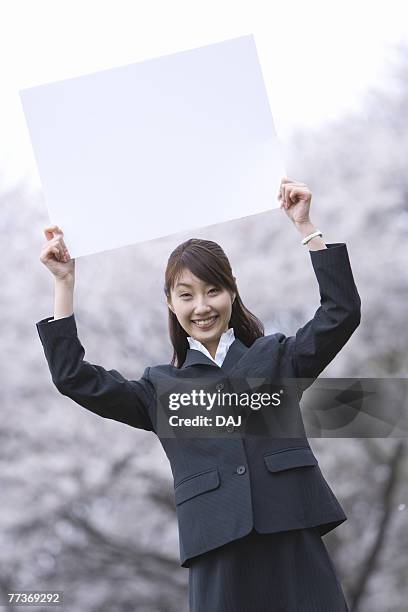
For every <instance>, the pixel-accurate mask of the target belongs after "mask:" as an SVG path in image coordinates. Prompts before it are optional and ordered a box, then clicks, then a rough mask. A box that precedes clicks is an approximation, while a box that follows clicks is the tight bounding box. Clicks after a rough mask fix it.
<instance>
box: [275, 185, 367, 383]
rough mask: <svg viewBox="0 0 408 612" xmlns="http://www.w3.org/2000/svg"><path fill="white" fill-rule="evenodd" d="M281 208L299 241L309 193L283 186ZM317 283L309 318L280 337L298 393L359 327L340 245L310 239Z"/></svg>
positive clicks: (306, 228)
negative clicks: (290, 333)
mask: <svg viewBox="0 0 408 612" xmlns="http://www.w3.org/2000/svg"><path fill="white" fill-rule="evenodd" d="M281 194H282V195H281V198H280V199H282V206H281V207H282V208H284V209H285V212H286V213H287V215H288V216H289V217H290V219H291V220H292V221H293V223H294V224H295V226H296V228H297V230H298V231H299V233H300V234H301V236H302V237H303V238H305V237H306V236H309V235H310V234H313V233H314V232H315V231H316V227H315V226H314V225H313V223H312V222H311V221H310V217H309V207H310V201H311V192H310V190H309V189H308V188H307V187H306V185H304V183H295V182H293V181H289V179H287V181H283V186H282V185H281ZM306 246H307V247H308V249H309V252H310V257H311V261H312V265H313V269H314V272H315V274H316V278H317V281H318V284H319V291H320V306H319V308H318V309H317V310H316V312H315V314H314V317H313V318H312V319H311V320H310V321H308V322H307V323H306V324H305V325H304V326H303V327H301V328H299V329H298V331H297V332H296V335H295V336H291V337H288V338H285V336H283V334H279V336H280V338H279V341H280V342H284V343H285V351H286V356H287V357H288V358H289V359H290V360H291V362H292V365H293V369H294V371H295V372H296V377H297V378H298V379H301V380H299V381H298V389H299V392H300V395H301V393H303V391H304V390H305V389H306V388H307V387H309V386H310V385H311V384H312V382H313V380H314V379H315V378H317V376H319V374H320V373H321V372H322V371H323V370H324V369H325V367H326V366H327V365H328V364H329V363H330V362H331V361H332V360H333V359H334V357H335V356H336V355H337V353H338V352H339V351H340V350H341V348H342V347H343V346H344V345H345V344H346V342H347V341H348V339H349V338H350V336H351V335H352V333H353V332H354V330H355V329H356V328H357V327H358V325H359V324H360V319H361V299H360V296H359V294H358V291H357V287H356V285H355V282H354V278H353V273H352V270H351V266H350V261H349V257H348V252H347V247H346V245H345V244H344V243H333V244H325V243H324V241H323V239H322V237H320V236H316V237H314V238H312V239H311V240H309V242H308V243H307V245H306Z"/></svg>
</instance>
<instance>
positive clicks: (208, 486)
mask: <svg viewBox="0 0 408 612" xmlns="http://www.w3.org/2000/svg"><path fill="white" fill-rule="evenodd" d="M309 253H310V257H311V262H312V265H313V269H314V272H315V274H316V278H317V281H318V284H319V291H320V306H319V308H318V309H317V310H316V313H315V315H314V317H313V318H312V319H311V320H310V321H309V322H308V323H306V325H304V326H303V327H301V328H300V329H299V330H298V331H297V332H296V335H295V336H288V337H287V336H285V335H284V334H282V333H275V334H271V335H269V336H265V337H261V338H258V339H257V340H255V342H254V343H253V344H252V345H251V346H250V347H247V346H245V345H244V344H243V342H242V341H241V340H240V339H239V338H237V337H236V338H235V340H234V342H233V343H232V344H231V346H230V347H229V350H228V352H227V354H226V357H225V359H224V361H223V363H222V365H221V367H219V366H218V365H217V364H216V363H214V361H213V360H211V359H209V358H208V357H207V356H206V355H205V354H203V353H202V352H201V351H198V350H195V349H189V350H188V351H187V356H186V360H185V362H184V364H183V365H182V367H181V368H175V367H173V366H171V365H169V364H163V365H157V366H154V367H147V368H146V369H145V370H144V373H143V375H142V377H141V378H140V379H138V380H128V379H126V378H125V377H124V376H122V374H121V373H120V372H118V371H117V370H106V369H105V368H103V367H102V366H100V365H96V364H92V363H89V362H88V361H85V359H84V357H85V349H84V347H83V346H82V344H81V342H80V340H79V338H78V335H77V327H76V322H75V317H74V315H72V316H70V317H65V318H63V319H58V320H56V321H53V322H52V324H49V321H50V320H51V319H52V317H48V318H46V319H43V320H41V321H39V322H38V323H37V330H38V334H39V337H40V340H41V342H42V345H43V348H44V353H45V356H46V359H47V363H48V366H49V370H50V373H51V377H52V381H53V383H54V384H55V386H56V387H57V389H58V390H59V391H60V392H61V393H62V394H63V395H65V396H67V397H70V398H71V399H72V400H73V401H75V402H76V403H77V404H79V405H81V406H83V407H84V408H86V409H87V410H91V411H92V412H94V413H95V414H98V415H99V416H101V417H104V418H108V419H114V420H117V421H121V422H123V423H126V424H127V425H130V426H132V427H135V428H139V429H145V430H147V431H151V432H153V433H155V434H156V435H157V436H158V437H159V440H160V443H161V444H162V446H163V449H164V451H165V453H166V455H167V457H168V460H169V462H170V466H171V471H172V475H173V481H174V497H175V506H176V515H177V521H178V527H179V546H180V562H181V565H182V566H183V567H189V564H190V562H191V561H192V560H194V558H195V557H197V556H198V555H202V554H204V553H207V552H209V551H211V550H213V549H216V548H218V547H221V546H223V545H227V544H229V543H230V542H233V541H234V540H236V539H239V538H243V537H244V536H246V535H248V534H249V533H250V532H251V530H252V529H253V528H255V529H256V531H257V532H259V533H262V534H277V533H279V532H284V531H289V530H300V529H305V528H310V527H317V528H318V531H319V533H320V535H324V534H325V533H327V532H328V531H330V530H331V529H334V528H335V527H337V526H338V525H340V524H341V523H342V522H343V521H345V520H346V515H345V513H344V510H343V508H342V507H341V505H340V503H339V502H338V500H337V499H336V497H335V495H334V493H333V492H332V490H331V488H330V487H329V485H328V483H327V482H326V480H325V478H324V476H323V474H322V472H321V470H320V467H319V465H318V461H317V458H316V457H315V456H314V454H313V452H312V450H311V448H310V445H309V442H308V440H307V438H306V435H305V434H304V432H300V434H299V437H290V438H282V437H276V436H274V437H267V436H265V437H263V436H255V437H250V436H246V435H244V434H242V433H241V432H239V431H237V432H234V431H233V430H229V429H228V428H227V427H226V428H225V431H223V432H222V436H219V437H217V438H208V437H207V438H199V437H195V438H194V437H185V438H179V437H177V436H176V435H174V436H173V437H168V436H166V435H161V432H160V431H159V430H158V427H157V417H158V411H159V410H161V406H160V403H159V402H158V401H157V396H158V395H159V391H160V389H162V388H163V386H164V387H165V386H166V385H167V386H168V385H170V386H171V385H172V386H173V388H175V390H177V388H178V387H181V386H182V383H183V382H185V380H186V379H190V380H191V379H192V380H193V382H194V387H195V388H199V387H200V383H202V384H203V386H204V385H205V388H206V390H207V391H212V392H214V391H215V390H216V389H218V388H219V387H220V386H222V388H223V389H224V392H228V391H231V390H234V388H233V385H232V381H234V382H236V379H239V380H242V381H245V380H246V379H249V378H251V377H256V378H258V377H259V378H267V379H269V380H270V379H272V380H278V379H280V378H285V379H288V378H289V379H290V378H294V380H295V381H296V393H295V394H294V395H295V397H294V398H292V403H291V404H289V405H285V414H286V413H287V411H288V410H289V409H290V410H291V411H292V412H291V414H292V413H293V415H295V416H296V418H297V419H298V422H299V424H300V425H303V421H302V417H301V412H300V407H299V399H300V397H301V395H302V392H303V390H304V388H306V387H307V386H308V385H309V384H311V382H312V381H313V379H314V378H316V377H317V376H318V375H319V374H320V372H322V371H323V370H324V368H325V367H326V366H327V365H328V363H329V362H330V361H331V360H332V359H333V358H334V356H335V355H336V354H337V353H338V352H339V351H340V350H341V348H342V347H343V346H344V345H345V344H346V342H347V340H348V339H349V338H350V336H351V334H352V333H353V332H354V330H355V329H356V328H357V326H358V325H359V322H360V304H361V303H360V297H359V295H358V292H357V288H356V286H355V284H354V279H353V275H352V271H351V267H350V262H349V258H348V253H347V248H346V245H345V244H344V243H334V244H327V249H322V250H319V251H309ZM305 378H307V381H306V383H305V382H304V379H305ZM298 381H299V385H297V383H298ZM174 386H175V387H174ZM179 390H180V389H179ZM160 414H161V413H160ZM166 433H167V432H166ZM192 435H194V434H192ZM296 436H297V434H296ZM208 612H212V611H208Z"/></svg>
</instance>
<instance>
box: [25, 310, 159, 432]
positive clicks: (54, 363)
mask: <svg viewBox="0 0 408 612" xmlns="http://www.w3.org/2000/svg"><path fill="white" fill-rule="evenodd" d="M52 319H53V317H48V318H46V319H42V320H41V321H38V323H36V326H37V330H38V334H39V336H40V340H41V343H42V345H43V349H44V353H45V357H46V359H47V362H48V367H49V369H50V373H51V378H52V381H53V383H54V385H55V386H56V387H57V389H58V391H60V393H62V395H66V396H67V397H70V398H71V399H72V400H74V401H75V402H76V403H77V404H79V405H81V406H83V407H84V408H86V409H87V410H90V411H91V412H94V413H95V414H99V416H102V417H104V418H107V419H113V420H115V421H121V422H122V423H126V424H127V425H130V426H132V427H136V428H139V429H145V430H146V431H154V427H153V422H152V419H154V417H153V412H152V411H153V410H154V406H155V394H154V388H153V385H152V383H151V381H150V380H149V369H150V368H146V369H145V371H144V373H143V376H142V378H140V379H139V380H127V379H126V378H124V377H123V376H122V374H120V372H118V371H117V370H105V368H103V367H102V366H100V365H95V364H91V363H89V362H87V361H85V360H84V356H85V349H84V348H83V346H82V344H81V342H80V340H79V338H78V334H77V327H76V322H75V315H74V314H72V315H71V316H69V317H64V318H62V319H56V320H52ZM49 322H52V324H51V325H49Z"/></svg>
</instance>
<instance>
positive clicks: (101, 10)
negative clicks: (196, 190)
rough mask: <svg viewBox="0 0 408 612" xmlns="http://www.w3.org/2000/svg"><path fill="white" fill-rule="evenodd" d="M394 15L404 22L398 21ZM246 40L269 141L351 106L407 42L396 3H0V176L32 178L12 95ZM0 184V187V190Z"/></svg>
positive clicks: (6, 180)
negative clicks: (264, 101) (260, 82)
mask: <svg viewBox="0 0 408 612" xmlns="http://www.w3.org/2000/svg"><path fill="white" fill-rule="evenodd" d="M404 13H405V14H404ZM245 34H254V37H255V43H256V46H257V49H258V55H259V59H260V62H261V66H262V71H263V75H264V79H265V83H266V87H267V90H268V95H269V100H270V104H271V108H272V112H273V116H274V121H275V126H276V129H277V132H278V136H279V137H280V138H281V140H282V142H283V144H284V145H285V142H287V140H288V138H289V137H290V135H291V134H292V133H293V130H294V129H295V128H296V127H297V126H304V127H307V126H310V125H316V124H319V123H323V122H326V121H328V120H330V119H333V118H336V117H338V116H339V115H341V114H343V113H345V112H347V111H349V110H353V109H356V110H358V109H359V108H360V105H361V103H362V100H363V95H364V92H365V91H366V90H367V89H368V88H370V87H373V86H378V85H380V86H382V85H384V83H385V77H386V65H387V62H388V61H389V59H390V58H392V48H393V44H394V43H398V42H402V41H405V42H407V36H408V27H407V26H406V2H405V1H404V0H387V2H385V1H383V2H375V1H371V2H369V1H366V0H362V1H360V2H359V1H358V0H357V1H356V0H355V1H354V2H352V1H351V0H342V2H328V1H327V0H326V1H320V0H315V1H312V0H308V1H307V2H304V1H303V2H302V1H298V2H295V1H293V0H285V1H284V2H283V1H282V2H274V1H273V0H269V1H264V0H247V1H242V0H205V1H201V0H200V1H194V0H105V1H103V0H34V1H33V0H3V1H2V2H1V4H0V77H1V78H0V177H1V181H2V183H3V187H4V186H8V185H11V184H12V183H14V182H15V181H17V180H21V179H25V180H26V181H28V182H29V183H30V185H32V186H34V187H36V186H38V185H39V184H40V183H39V177H38V174H37V170H36V165H35V161H34V157H33V153H32V149H31V144H30V140H29V136H28V131H27V127H26V123H25V118H24V114H23V110H22V107H21V103H20V98H19V95H18V91H19V90H20V89H24V88H27V87H32V86H35V85H42V84H44V83H50V82H52V81H57V80H62V79H65V78H70V77H75V76H79V75H83V74H88V73H91V72H96V71H98V70H103V69H106V68H112V67H115V66H121V65H125V64H129V63H132V62H137V61H142V60H144V59H149V58H153V57H158V56H160V55H165V54H169V53H177V52H178V51H183V50H186V49H193V48H195V47H200V46H204V45H208V44H212V43H216V42H221V41H222V40H227V39H229V38H234V37H237V36H242V35H245ZM1 188H2V186H1V185H0V189H1Z"/></svg>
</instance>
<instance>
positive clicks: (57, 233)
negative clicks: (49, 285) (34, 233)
mask: <svg viewBox="0 0 408 612" xmlns="http://www.w3.org/2000/svg"><path fill="white" fill-rule="evenodd" d="M44 234H45V237H46V239H47V242H46V243H45V244H44V245H43V248H42V250H41V255H40V261H41V263H43V264H44V265H45V266H46V267H47V268H48V269H49V270H50V272H51V273H52V274H53V275H54V277H55V278H56V279H58V280H70V279H72V280H74V278H75V259H71V258H70V255H69V253H68V249H67V247H66V244H65V242H64V233H63V232H62V230H61V229H60V228H59V227H58V225H50V226H49V227H46V228H44Z"/></svg>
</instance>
